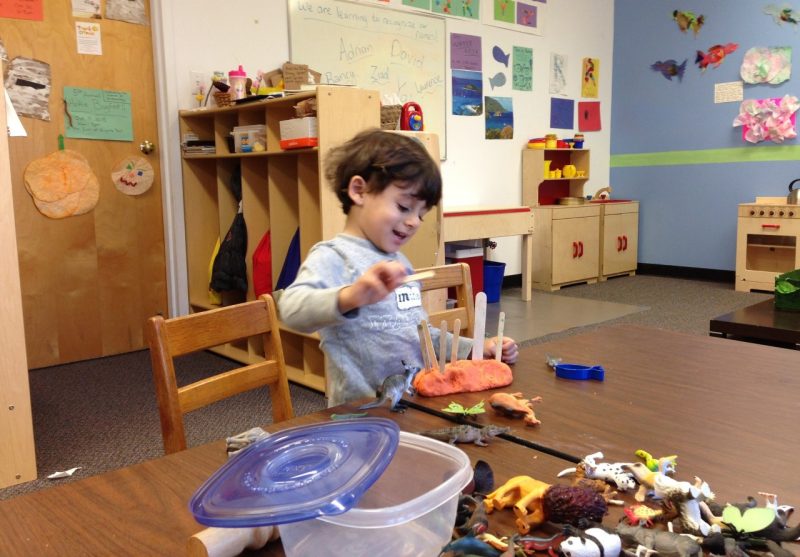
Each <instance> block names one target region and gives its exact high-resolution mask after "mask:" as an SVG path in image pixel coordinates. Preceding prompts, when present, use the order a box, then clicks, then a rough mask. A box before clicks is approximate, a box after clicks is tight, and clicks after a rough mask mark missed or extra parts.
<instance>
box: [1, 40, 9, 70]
mask: <svg viewBox="0 0 800 557" xmlns="http://www.w3.org/2000/svg"><path fill="white" fill-rule="evenodd" d="M0 62H2V63H3V74H5V65H6V64H7V63H8V52H6V45H4V44H3V38H2V37H0Z"/></svg>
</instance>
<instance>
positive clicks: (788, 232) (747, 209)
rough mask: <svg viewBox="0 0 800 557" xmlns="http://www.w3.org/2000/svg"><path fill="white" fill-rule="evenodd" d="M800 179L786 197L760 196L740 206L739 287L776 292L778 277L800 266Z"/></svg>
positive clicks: (737, 256) (738, 240) (737, 288)
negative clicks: (799, 244)
mask: <svg viewBox="0 0 800 557" xmlns="http://www.w3.org/2000/svg"><path fill="white" fill-rule="evenodd" d="M798 188H800V178H798V179H796V180H792V182H791V183H790V184H789V194H788V195H787V196H786V197H785V198H783V197H757V198H756V201H755V203H742V204H740V205H739V218H738V227H737V235H736V290H739V291H745V292H749V291H751V290H763V291H767V292H773V291H774V289H775V277H776V276H777V275H780V274H782V273H786V272H788V271H792V270H794V269H798V268H800V251H798V249H797V248H798V238H800V199H799V198H798V197H800V190H799V189H798Z"/></svg>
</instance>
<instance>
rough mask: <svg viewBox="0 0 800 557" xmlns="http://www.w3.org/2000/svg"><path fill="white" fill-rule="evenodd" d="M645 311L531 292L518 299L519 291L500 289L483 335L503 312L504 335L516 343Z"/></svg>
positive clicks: (490, 306)
mask: <svg viewBox="0 0 800 557" xmlns="http://www.w3.org/2000/svg"><path fill="white" fill-rule="evenodd" d="M643 309H645V308H644V307H641V306H634V305H629V304H618V303H615V302H603V301H597V300H584V299H580V298H570V297H567V296H556V295H553V294H549V293H547V292H540V291H538V290H534V291H533V296H532V299H531V301H529V302H525V301H523V300H522V299H521V298H520V290H519V288H510V289H506V290H503V294H502V295H501V297H500V301H499V302H497V303H494V304H488V305H487V309H486V334H487V335H492V334H496V332H497V322H498V315H499V314H500V312H501V311H502V312H504V313H505V333H504V334H505V336H508V337H511V338H513V339H514V340H516V341H517V342H522V341H525V340H529V339H532V338H537V337H541V336H544V335H548V334H551V333H557V332H559V331H564V330H566V329H571V328H573V327H582V326H584V325H591V324H593V323H600V322H601V321H608V320H609V319H616V318H617V317H622V316H623V315H628V314H630V313H635V312H637V311H642V310H643Z"/></svg>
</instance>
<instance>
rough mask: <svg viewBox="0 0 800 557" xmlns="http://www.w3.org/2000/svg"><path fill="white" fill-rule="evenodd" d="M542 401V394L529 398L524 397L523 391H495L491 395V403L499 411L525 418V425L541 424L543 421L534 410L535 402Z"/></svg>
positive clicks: (509, 415)
mask: <svg viewBox="0 0 800 557" xmlns="http://www.w3.org/2000/svg"><path fill="white" fill-rule="evenodd" d="M541 401H542V397H540V396H535V397H533V398H532V399H530V400H527V399H525V398H523V397H522V393H494V394H493V395H492V396H490V397H489V405H490V406H491V407H492V408H494V410H495V411H496V412H497V413H499V414H503V415H505V416H508V417H510V418H523V419H524V421H525V425H539V424H541V423H542V422H541V421H540V420H538V419H537V418H536V414H535V413H534V412H533V403H534V402H541Z"/></svg>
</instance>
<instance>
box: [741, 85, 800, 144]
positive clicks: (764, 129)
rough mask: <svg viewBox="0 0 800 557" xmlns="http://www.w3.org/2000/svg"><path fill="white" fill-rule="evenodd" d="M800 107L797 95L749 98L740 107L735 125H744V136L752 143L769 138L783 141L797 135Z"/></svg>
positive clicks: (779, 141) (777, 141)
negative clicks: (796, 121)
mask: <svg viewBox="0 0 800 557" xmlns="http://www.w3.org/2000/svg"><path fill="white" fill-rule="evenodd" d="M799 107H800V104H798V102H797V97H795V96H792V95H784V97H783V98H781V99H748V100H746V101H743V102H742V104H741V106H740V107H739V115H738V116H737V117H736V118H735V119H734V120H733V127H737V126H744V127H743V129H742V138H743V139H744V140H745V141H749V142H750V143H759V142H760V141H765V140H767V139H769V140H770V141H774V142H775V143H783V141H784V140H786V139H793V138H795V137H797V131H795V127H794V124H795V118H796V114H795V113H796V112H797V109H798V108H799Z"/></svg>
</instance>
